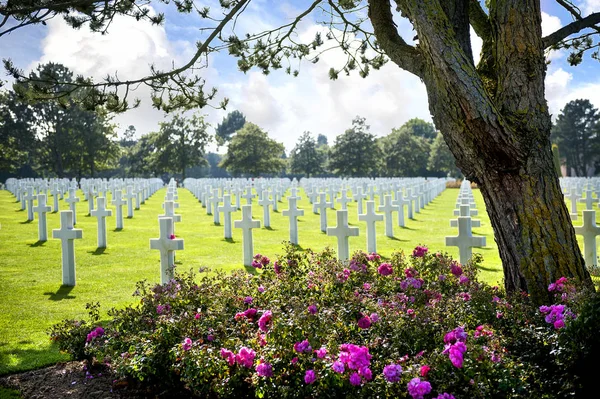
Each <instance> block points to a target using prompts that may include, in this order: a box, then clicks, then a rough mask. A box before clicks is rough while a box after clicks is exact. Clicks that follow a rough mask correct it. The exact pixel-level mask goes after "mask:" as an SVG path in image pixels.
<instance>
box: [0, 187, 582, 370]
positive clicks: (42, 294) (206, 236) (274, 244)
mask: <svg viewBox="0 0 600 399" xmlns="http://www.w3.org/2000/svg"><path fill="white" fill-rule="evenodd" d="M474 194H475V201H476V203H477V206H478V208H479V210H480V216H478V218H479V219H481V228H477V229H474V232H475V233H476V234H481V235H485V236H486V237H487V247H486V248H481V249H476V250H475V252H480V253H482V254H483V256H484V260H485V262H484V266H483V267H482V270H481V277H482V278H483V279H484V280H485V281H487V282H489V283H493V284H496V283H500V282H501V279H502V269H501V264H500V259H499V256H498V251H497V247H496V244H495V242H494V239H493V235H492V229H491V226H490V223H489V219H488V217H487V214H486V213H485V211H484V205H483V200H482V198H481V195H480V193H479V191H477V190H476V191H475V192H474ZM164 195H165V190H164V189H162V190H160V191H158V192H157V193H155V194H154V196H153V197H151V198H150V199H149V200H148V201H146V204H144V205H142V208H141V210H138V211H136V212H135V216H134V218H133V219H125V221H124V229H123V230H122V231H115V219H114V216H113V217H112V218H109V219H108V223H107V225H108V230H109V232H108V248H107V249H106V250H103V251H101V250H97V249H96V219H95V218H92V217H89V216H87V209H88V207H87V203H86V202H83V200H82V202H80V203H79V204H78V207H77V221H78V223H77V225H76V227H77V228H80V229H83V232H84V233H83V239H82V240H76V242H75V257H76V263H77V268H76V275H77V286H76V287H74V288H70V287H61V252H60V241H59V240H54V239H52V238H51V237H52V234H51V231H50V230H51V229H54V228H58V227H59V215H58V213H52V214H48V229H49V237H50V238H49V241H47V242H45V243H39V242H37V219H36V220H35V221H33V222H30V223H28V222H26V219H27V214H26V211H21V210H20V206H19V203H17V202H16V200H15V198H14V197H13V196H12V195H11V194H10V193H9V192H8V191H0V223H1V225H2V228H1V229H0V259H2V260H1V261H0V284H1V286H2V288H3V289H2V290H0V375H1V374H6V373H12V372H16V371H20V370H28V369H33V368H39V367H42V366H45V365H48V364H52V363H55V362H57V361H60V360H65V359H66V357H65V356H64V355H61V354H60V353H59V352H58V350H57V349H56V348H55V347H54V346H52V345H50V343H49V340H48V336H47V334H46V331H47V329H48V328H49V327H50V326H51V325H52V324H54V323H56V322H58V321H60V320H62V319H64V318H79V317H82V316H84V315H85V304H86V303H88V302H95V301H100V303H101V304H102V308H103V309H104V311H106V310H107V309H108V308H110V307H115V306H116V307H120V306H125V305H127V304H129V303H131V301H132V296H131V294H132V292H133V291H134V289H135V284H136V282H137V281H139V280H143V279H146V280H148V281H151V282H158V281H159V279H160V263H159V256H158V252H157V251H153V250H150V249H149V239H150V238H155V237H158V222H157V216H158V215H159V214H162V213H163V212H162V209H161V204H162V199H163V198H164ZM301 195H302V197H303V198H302V201H300V203H299V204H298V206H299V207H300V208H302V209H304V210H305V216H304V217H302V218H300V219H299V239H300V245H301V246H302V247H303V248H312V249H315V250H319V249H322V248H324V247H326V246H331V247H333V248H336V242H335V239H334V238H333V237H329V236H327V235H325V234H323V233H321V232H320V229H319V215H315V214H313V213H312V212H311V209H312V207H311V205H310V204H309V202H308V200H307V198H306V195H305V194H304V193H302V194H301ZM457 195H458V190H451V189H449V190H446V191H444V193H442V195H440V196H439V197H438V198H436V199H435V200H434V201H433V202H432V203H431V204H429V205H428V206H427V207H426V208H425V209H424V210H422V211H421V213H419V214H416V215H415V218H414V219H413V220H407V226H406V227H405V228H398V227H397V226H396V224H395V222H394V234H395V236H396V237H394V238H387V237H385V235H384V223H383V222H381V223H378V252H379V253H380V254H382V256H389V255H390V254H391V253H392V252H393V251H396V250H400V249H402V250H404V251H412V249H413V248H414V247H415V246H416V245H417V244H420V243H421V244H425V245H427V246H428V247H429V248H430V249H431V250H434V251H438V250H442V251H447V252H448V253H450V254H452V255H453V256H456V257H457V256H458V249H456V248H454V247H445V245H444V237H445V236H447V235H455V234H456V229H455V228H451V227H450V225H449V219H451V218H453V216H452V211H453V209H454V204H455V200H456V197H457ZM79 196H80V197H81V198H83V194H82V193H81V192H79ZM51 200H52V199H50V200H49V201H48V202H49V203H51ZM179 203H180V208H179V209H178V210H177V213H179V214H181V215H182V221H181V222H180V223H177V224H176V231H175V234H176V235H177V237H178V238H183V239H184V240H185V249H184V250H183V251H179V252H177V259H176V263H177V266H178V268H179V269H180V270H189V269H195V270H197V269H198V268H199V267H201V266H208V267H211V268H213V269H222V270H232V269H234V268H240V267H242V266H241V263H242V247H241V231H240V230H239V229H233V237H234V238H233V240H230V241H227V240H224V239H223V227H222V226H215V225H214V224H213V217H212V215H207V214H206V209H205V208H202V206H201V204H200V203H199V202H198V201H197V200H195V198H194V197H193V196H192V194H191V193H190V192H188V191H187V190H185V189H179ZM581 206H582V205H581ZM286 208H287V202H286V203H280V204H279V213H273V214H271V229H265V228H261V229H256V230H254V246H255V247H254V252H255V253H258V252H260V253H262V254H265V255H267V256H269V257H274V256H275V255H276V254H278V253H281V250H282V242H283V241H284V240H287V239H288V238H289V234H288V219H287V218H285V217H283V216H282V215H281V211H282V210H283V209H286ZM348 208H349V215H350V223H351V224H352V225H354V226H358V227H359V228H360V234H361V235H360V236H359V237H352V238H350V250H351V251H354V250H358V249H362V250H366V236H365V230H366V228H365V224H364V223H363V222H360V223H359V222H358V217H357V212H356V204H355V203H351V204H349V206H348ZM61 209H68V206H67V204H66V203H61ZM111 209H113V215H114V208H111ZM253 211H254V212H253V214H254V218H255V219H260V220H262V207H259V206H258V205H256V203H255V206H254V209H253ZM327 212H328V222H329V223H328V224H329V225H330V226H332V225H334V224H335V213H334V212H335V211H334V210H328V211H327ZM124 213H125V214H126V212H124ZM240 214H241V212H239V211H238V212H236V213H235V214H234V215H233V219H234V220H235V219H239V218H240V217H241V216H240ZM395 218H396V216H395V215H394V219H395ZM221 219H222V218H221Z"/></svg>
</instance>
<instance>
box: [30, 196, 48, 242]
mask: <svg viewBox="0 0 600 399" xmlns="http://www.w3.org/2000/svg"><path fill="white" fill-rule="evenodd" d="M51 209H52V208H50V207H49V206H47V205H46V194H38V196H37V206H34V207H33V212H35V213H37V214H38V241H48V228H47V227H46V213H48V212H50V210H51Z"/></svg>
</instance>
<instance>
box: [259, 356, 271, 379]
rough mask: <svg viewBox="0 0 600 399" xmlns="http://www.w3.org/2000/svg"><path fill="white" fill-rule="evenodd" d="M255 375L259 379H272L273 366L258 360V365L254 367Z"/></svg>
mask: <svg viewBox="0 0 600 399" xmlns="http://www.w3.org/2000/svg"><path fill="white" fill-rule="evenodd" d="M256 373H257V374H258V376H259V377H266V378H269V377H273V366H271V363H263V360H262V359H261V360H260V363H258V365H256Z"/></svg>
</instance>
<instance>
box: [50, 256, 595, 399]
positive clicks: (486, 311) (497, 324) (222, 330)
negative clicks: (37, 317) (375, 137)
mask: <svg viewBox="0 0 600 399" xmlns="http://www.w3.org/2000/svg"><path fill="white" fill-rule="evenodd" d="M480 262H481V259H480V258H479V257H475V258H474V259H473V260H472V261H471V262H470V263H469V264H467V265H459V264H458V263H457V262H455V261H453V260H452V259H450V258H449V257H448V256H447V255H445V254H439V253H436V254H432V253H428V251H427V249H426V248H424V247H417V248H416V249H415V251H414V252H413V254H411V255H409V256H406V255H404V254H403V253H397V254H394V255H393V256H392V258H391V259H389V260H384V259H381V258H380V257H379V255H376V254H370V255H369V254H365V253H361V252H358V253H355V254H354V256H353V257H352V259H350V261H348V262H339V261H337V260H336V259H335V256H334V254H333V253H332V252H331V251H329V250H326V251H324V252H320V253H313V252H311V251H310V250H307V251H305V252H300V251H298V250H297V249H295V248H294V247H293V246H287V247H286V250H285V254H284V255H283V256H280V257H279V258H278V259H277V260H276V261H275V262H271V261H270V260H269V259H267V258H266V257H264V256H262V255H257V256H256V257H255V265H256V266H257V267H258V268H261V269H262V271H261V272H259V273H258V274H256V275H253V274H250V273H247V272H245V271H238V272H234V273H232V274H223V273H217V274H215V275H213V276H202V278H199V277H198V276H196V275H194V274H193V273H182V274H177V275H176V278H175V279H173V280H172V281H170V282H169V283H168V284H165V285H163V286H161V285H155V286H150V285H148V284H146V283H144V282H142V283H139V284H138V287H137V290H136V292H135V294H134V295H135V296H136V297H137V298H139V301H137V303H136V304H135V305H133V306H130V307H127V308H125V309H113V310H111V311H110V312H109V315H110V316H111V317H112V320H111V321H110V322H108V323H107V325H106V326H105V330H103V331H102V334H98V336H94V337H92V339H90V338H89V336H88V335H87V334H89V333H90V332H93V331H96V330H97V327H96V326H95V325H94V323H93V322H92V323H87V322H86V323H85V324H83V322H81V323H80V324H79V325H75V324H73V322H72V321H69V322H64V323H62V324H60V325H58V326H55V327H54V329H53V335H52V337H53V339H55V340H56V341H58V342H59V345H61V348H64V349H66V350H68V351H69V353H71V354H72V355H73V356H79V357H82V356H95V357H96V358H98V359H101V360H102V361H104V362H106V363H108V364H110V366H111V367H112V369H113V370H114V371H115V372H116V373H117V374H119V375H120V376H127V377H132V378H136V379H138V380H140V381H144V382H147V383H150V384H161V385H165V386H167V387H172V388H174V389H179V388H181V387H185V388H186V389H188V390H190V391H191V392H193V393H194V394H196V395H199V396H201V397H236V398H239V397H285V398H306V397H401V398H402V397H413V398H414V397H419V395H420V394H421V393H423V394H425V392H426V391H427V390H430V392H428V393H427V394H425V396H424V397H428V398H434V397H438V395H442V394H444V393H448V394H451V395H454V397H457V398H458V397H465V398H471V397H481V398H507V397H508V398H513V397H514V398H517V397H523V398H530V397H538V398H544V397H547V398H550V397H561V396H572V395H574V394H575V393H577V392H579V391H581V389H582V383H583V382H584V380H583V379H582V377H577V376H573V375H570V374H569V373H572V372H573V371H574V370H579V369H578V368H577V364H579V363H581V361H585V359H587V358H585V357H584V358H581V357H580V356H581V353H580V352H581V350H580V348H586V350H587V349H589V350H597V345H596V346H594V345H593V344H591V343H590V342H591V341H592V340H593V338H594V336H593V331H594V330H593V329H594V328H596V330H595V331H598V330H597V323H598V320H599V318H598V317H597V314H598V311H597V309H598V308H595V307H594V306H593V305H590V304H591V303H592V302H589V303H588V302H586V301H585V300H583V299H582V298H584V297H585V295H583V294H581V293H579V292H578V291H576V290H575V287H574V286H573V285H572V283H571V282H570V281H568V280H566V279H561V280H559V281H557V283H556V284H555V285H554V287H553V290H554V292H555V293H556V301H557V303H556V305H552V306H549V307H544V308H543V309H537V308H535V307H534V306H532V305H531V304H530V303H529V300H528V298H527V296H526V295H516V296H507V295H505V293H504V292H503V291H502V289H501V288H498V287H490V286H489V285H487V284H484V283H481V282H479V281H478V280H477V267H478V265H479V263H480ZM594 298H597V297H594ZM586 303H588V305H585V304H586ZM594 309H596V310H594ZM544 312H545V313H544ZM579 313H580V314H581V316H580V317H579V318H575V317H576V315H577V314H579ZM584 315H587V316H585V319H584V318H583V316H584ZM95 320H96V321H97V318H96V319H95ZM563 324H564V325H563ZM575 325H582V326H584V327H585V328H584V327H581V328H580V329H579V330H578V332H577V333H575V331H574V330H575ZM84 327H86V328H87V329H84V331H82V328H84ZM580 330H581V331H580ZM584 330H585V331H587V332H584ZM82 337H84V339H82ZM565 337H571V338H565ZM63 341H64V342H63ZM563 341H565V342H567V341H568V342H569V343H570V344H571V345H570V346H568V347H567V345H566V343H565V342H563ZM558 348H563V349H561V350H558ZM578 348H579V349H578ZM593 348H596V349H593ZM582 359H583V360H582ZM565 365H567V366H565ZM400 370H401V372H400ZM582 375H583V374H582ZM440 397H442V396H440ZM449 397H450V396H445V397H444V398H449Z"/></svg>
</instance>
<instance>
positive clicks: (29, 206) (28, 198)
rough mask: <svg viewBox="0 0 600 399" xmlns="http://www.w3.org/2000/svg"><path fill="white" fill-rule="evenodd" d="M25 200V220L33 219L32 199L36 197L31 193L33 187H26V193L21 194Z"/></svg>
mask: <svg viewBox="0 0 600 399" xmlns="http://www.w3.org/2000/svg"><path fill="white" fill-rule="evenodd" d="M23 198H24V199H25V201H26V202H27V220H29V221H32V220H33V200H34V199H36V196H35V195H34V194H33V187H31V186H29V187H27V194H25V195H24V196H23Z"/></svg>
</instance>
